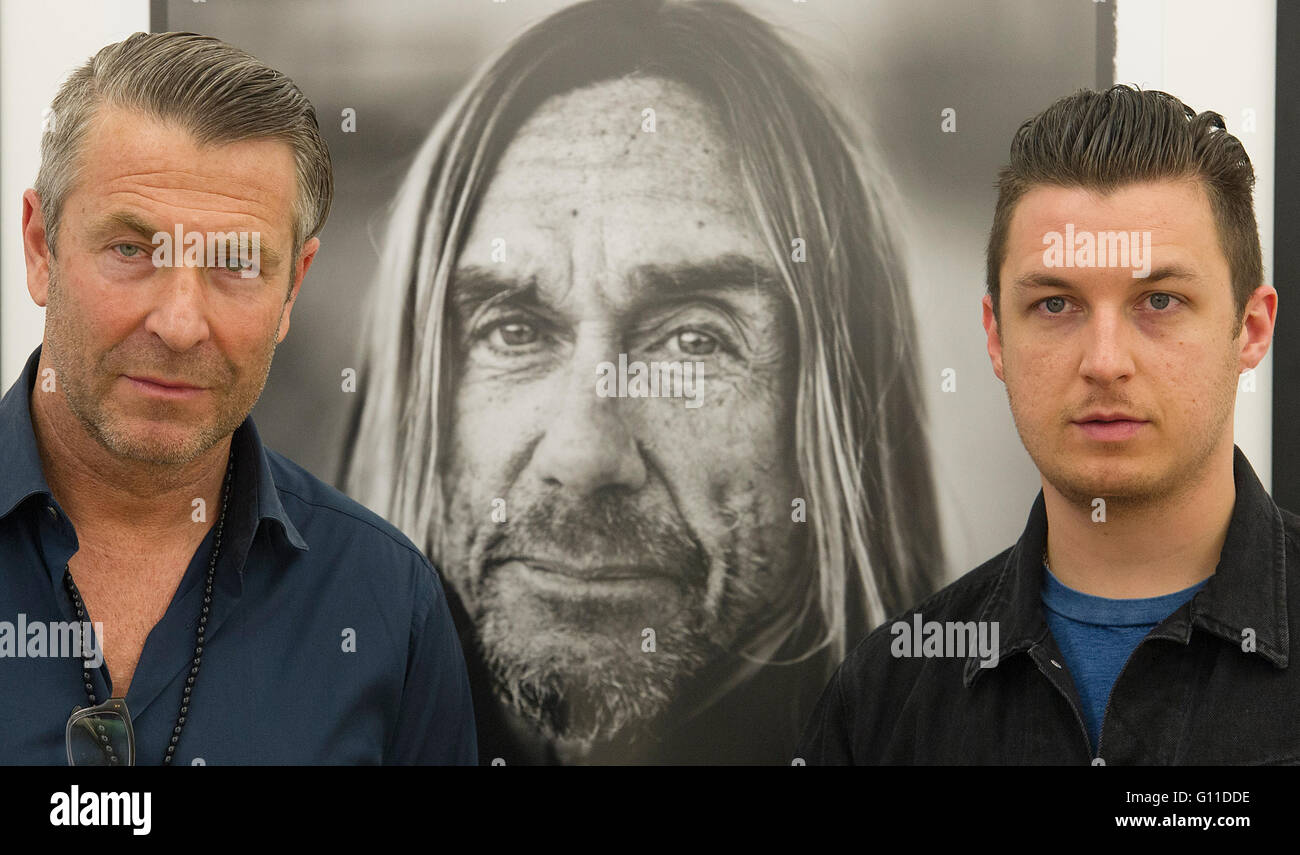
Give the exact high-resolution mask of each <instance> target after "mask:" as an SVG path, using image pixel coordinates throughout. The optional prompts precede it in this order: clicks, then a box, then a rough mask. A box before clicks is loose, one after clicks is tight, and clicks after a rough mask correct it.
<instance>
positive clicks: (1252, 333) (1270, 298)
mask: <svg viewBox="0 0 1300 855" xmlns="http://www.w3.org/2000/svg"><path fill="white" fill-rule="evenodd" d="M1276 324H1277V290H1276V289H1275V288H1274V287H1273V286H1272V285H1260V286H1259V287H1258V288H1256V289H1255V292H1254V293H1253V294H1251V295H1250V299H1248V300H1247V301H1246V309H1245V312H1244V313H1243V314H1242V318H1241V332H1239V333H1238V334H1237V341H1238V344H1239V347H1240V352H1239V354H1238V356H1237V364H1238V370H1239V371H1249V370H1250V369H1252V368H1254V367H1255V366H1256V365H1259V363H1260V362H1261V361H1263V359H1264V355H1265V354H1267V353H1268V348H1269V345H1270V344H1271V343H1272V342H1273V328H1274V326H1276Z"/></svg>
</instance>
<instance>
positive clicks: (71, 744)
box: [68, 712, 130, 766]
mask: <svg viewBox="0 0 1300 855" xmlns="http://www.w3.org/2000/svg"><path fill="white" fill-rule="evenodd" d="M68 750H69V754H70V756H71V758H72V763H73V765H74V766H125V765H127V764H128V762H129V759H128V758H129V751H130V745H129V744H128V742H127V736H126V720H125V719H123V718H122V716H120V715H118V714H117V713H111V712H101V713H95V714H94V715H88V716H85V717H84V718H79V719H77V720H76V721H75V722H72V724H71V725H70V726H69V730H68Z"/></svg>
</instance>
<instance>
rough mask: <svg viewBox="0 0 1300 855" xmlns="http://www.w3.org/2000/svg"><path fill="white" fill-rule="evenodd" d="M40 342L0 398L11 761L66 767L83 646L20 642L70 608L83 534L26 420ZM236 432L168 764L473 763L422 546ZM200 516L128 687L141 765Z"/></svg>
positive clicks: (2, 722) (152, 750)
mask: <svg viewBox="0 0 1300 855" xmlns="http://www.w3.org/2000/svg"><path fill="white" fill-rule="evenodd" d="M39 356H40V348H39V347H38V348H37V349H36V350H35V351H34V352H33V353H32V355H31V356H30V357H29V358H28V360H27V365H26V367H25V368H24V370H23V374H22V376H21V377H20V378H19V379H18V381H17V382H16V383H15V384H14V385H13V386H12V387H11V388H10V389H9V391H8V392H7V393H6V394H5V396H4V398H3V399H0V763H8V764H12V763H23V764H66V763H67V751H66V749H65V746H64V727H65V725H66V723H67V719H68V715H69V714H70V713H71V712H72V709H73V707H76V706H82V707H84V706H87V705H88V701H87V698H86V691H85V688H84V686H83V684H82V670H83V660H82V651H80V650H75V651H72V655H49V654H51V653H60V654H67V653H69V651H68V649H67V648H68V647H69V645H67V644H64V645H62V646H60V645H55V644H48V643H47V644H46V645H44V647H45V650H44V652H45V653H46V655H44V656H31V655H26V654H29V653H34V652H41V651H40V648H39V647H38V646H37V645H36V643H35V641H34V638H35V636H36V635H40V634H42V633H43V632H44V629H42V628H41V627H49V626H50V625H51V624H54V623H55V622H73V621H76V617H75V614H74V612H73V609H72V604H71V602H70V600H69V597H68V594H67V592H66V590H65V588H64V585H63V575H64V568H65V566H66V565H67V562H68V559H69V558H70V557H71V556H72V555H74V554H75V553H76V552H77V549H78V546H77V534H76V531H75V530H74V528H73V526H72V523H71V521H70V520H69V519H68V516H67V515H66V514H65V513H64V512H63V509H62V508H61V507H60V506H59V504H58V502H56V501H55V499H54V497H53V495H52V494H51V492H50V488H49V485H48V484H47V483H46V481H45V476H44V474H43V473H42V469H41V460H40V456H39V452H38V449H37V444H36V438H35V435H34V433H33V430H32V420H31V409H30V403H31V402H30V396H31V390H32V388H33V381H34V379H35V375H36V366H37V360H38V359H39ZM38 394H39V393H38ZM231 447H232V449H233V453H234V456H235V467H234V473H233V475H232V483H231V488H230V502H229V509H228V511H227V518H226V525H225V532H224V534H223V538H222V547H221V553H220V556H219V558H218V563H217V568H216V576H215V581H214V585H213V587H214V592H213V602H212V605H211V612H210V613H209V617H208V625H207V643H206V646H205V648H204V651H203V659H202V665H201V666H200V671H199V674H198V679H197V681H196V683H195V688H194V691H193V697H192V699H191V703H190V710H189V715H188V717H187V718H186V721H185V726H184V731H183V733H182V735H181V739H180V742H179V744H178V746H177V752H176V756H175V757H174V759H173V763H176V764H185V765H196V764H210V765H218V764H219V765H230V764H322V763H331V764H332V763H339V764H352V763H358V764H377V763H462V764H474V763H476V762H477V747H476V742H475V730H474V713H473V709H472V705H471V702H470V690H469V681H468V678H467V676H466V669H465V660H464V657H463V655H462V653H461V647H460V643H459V641H458V639H457V636H456V632H455V628H454V626H453V624H452V619H451V614H450V611H449V609H448V606H447V599H446V596H445V595H444V593H443V588H442V584H441V581H440V580H439V578H438V574H437V572H436V571H435V570H434V569H433V567H432V565H431V564H430V563H429V561H428V560H427V559H426V558H425V557H424V556H423V555H422V554H421V553H420V551H419V550H418V549H416V548H415V546H414V545H412V543H411V542H410V540H408V539H407V538H406V537H405V536H404V535H402V533H401V532H399V531H398V530H397V529H396V528H395V527H394V526H392V525H391V524H389V523H388V522H386V521H384V520H383V519H381V518H380V517H379V516H378V515H376V514H374V513H373V512H371V511H369V510H367V509H366V508H364V507H362V506H361V505H359V504H357V503H356V502H354V501H352V500H351V499H349V498H347V497H346V496H344V495H343V494H342V493H340V492H338V491H337V490H335V489H333V488H332V487H329V486H328V485H326V484H324V483H322V482H321V481H319V480H318V479H316V478H315V477H313V476H312V475H310V474H309V473H308V472H307V471H306V470H304V469H302V468H301V467H300V466H298V465H296V464H294V463H293V462H291V461H289V460H288V459H286V458H284V457H282V456H281V455H279V454H277V453H275V452H274V451H270V450H269V449H265V448H264V447H263V446H262V442H261V439H260V438H259V437H258V434H257V429H256V428H255V427H254V426H253V421H252V419H251V418H250V419H246V420H245V421H244V423H243V424H242V425H241V426H240V427H239V428H238V429H237V430H236V431H235V433H234V435H233V437H232V441H231ZM209 519H210V521H211V522H210V523H209V525H210V528H209V531H208V534H207V537H206V538H205V539H204V541H203V543H202V544H200V545H199V548H198V550H197V551H196V552H195V553H194V557H193V559H192V560H191V561H190V564H189V568H188V569H187V570H186V572H185V575H184V577H183V578H182V579H181V582H180V585H179V587H178V589H177V591H176V593H175V596H173V598H172V600H171V603H170V604H169V605H168V608H167V611H166V613H165V614H164V615H163V617H162V619H161V620H159V622H158V623H157V625H156V626H154V628H153V631H152V632H150V634H149V636H148V639H147V640H146V642H145V645H144V650H143V651H142V653H141V656H140V661H139V664H138V665H137V667H136V671H135V675H134V677H133V678H132V681H131V685H130V689H129V691H128V692H127V695H126V704H127V707H128V709H129V710H130V712H131V716H132V722H133V724H134V729H135V735H136V746H137V747H136V762H137V763H138V764H140V765H158V764H160V763H161V762H162V758H163V755H164V753H165V750H166V746H167V744H168V740H169V738H170V736H171V732H172V728H173V727H174V726H175V725H176V716H177V713H178V711H179V708H180V702H181V696H182V690H183V688H184V685H185V678H186V677H187V676H188V674H189V669H190V665H191V659H192V658H193V656H194V643H195V632H196V629H197V622H198V614H199V608H200V600H201V598H202V587H203V580H204V576H205V574H206V573H207V565H208V562H209V560H210V557H211V553H212V545H213V540H214V532H215V529H216V526H215V524H212V523H214V522H215V513H214V514H213V515H210V516H209ZM88 618H89V620H90V621H92V622H93V621H94V620H95V615H94V614H93V613H91V614H90V615H88ZM6 624H7V625H6ZM33 626H35V627H37V628H36V629H33ZM20 628H21V629H23V630H24V631H25V632H26V633H28V637H27V638H25V639H24V638H20V637H18V631H19V629H20ZM107 631H108V632H110V633H111V632H112V628H111V627H109V628H108V630H107ZM6 636H7V643H6ZM15 642H17V644H15ZM23 642H26V643H27V644H26V646H25V647H22V649H21V650H19V646H20V645H22V644H23ZM20 653H21V654H23V655H19V654H20ZM91 675H92V681H93V683H94V686H95V695H96V699H97V700H98V701H100V702H103V701H104V700H106V699H107V698H109V697H110V696H112V695H113V692H112V688H111V686H110V684H109V678H108V670H107V668H106V667H103V666H101V667H99V668H97V669H95V670H93V671H92V672H91Z"/></svg>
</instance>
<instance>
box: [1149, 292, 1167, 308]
mask: <svg viewBox="0 0 1300 855" xmlns="http://www.w3.org/2000/svg"><path fill="white" fill-rule="evenodd" d="M1148 299H1150V301H1151V308H1153V309H1164V308H1167V307H1168V306H1169V295H1168V294H1152V295H1151V296H1150V297H1149V298H1148Z"/></svg>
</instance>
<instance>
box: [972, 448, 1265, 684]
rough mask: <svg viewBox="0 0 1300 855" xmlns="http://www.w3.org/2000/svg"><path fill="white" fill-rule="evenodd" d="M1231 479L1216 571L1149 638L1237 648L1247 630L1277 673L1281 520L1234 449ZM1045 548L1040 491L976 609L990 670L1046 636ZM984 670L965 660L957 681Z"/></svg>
mask: <svg viewBox="0 0 1300 855" xmlns="http://www.w3.org/2000/svg"><path fill="white" fill-rule="evenodd" d="M1232 477H1233V481H1234V483H1235V484H1236V493H1237V495H1236V500H1235V502H1234V504H1233V508H1232V517H1231V519H1230V520H1229V523H1228V533H1227V537H1226V538H1225V539H1224V542H1223V550H1222V552H1221V553H1220V554H1219V564H1218V567H1217V568H1216V569H1215V572H1214V575H1213V576H1211V577H1210V579H1209V581H1208V583H1207V584H1206V586H1205V588H1203V589H1202V590H1201V591H1200V592H1199V593H1198V594H1197V595H1196V596H1195V597H1193V598H1192V601H1191V607H1190V610H1189V612H1188V613H1186V614H1185V615H1179V616H1177V617H1174V618H1172V619H1170V620H1169V621H1166V622H1165V623H1163V624H1161V626H1160V627H1158V628H1157V629H1156V630H1155V632H1159V633H1161V634H1162V635H1163V636H1164V637H1167V638H1171V639H1174V640H1177V641H1181V642H1182V643H1184V644H1186V643H1187V642H1188V641H1190V639H1191V633H1192V629H1193V627H1195V628H1197V629H1201V630H1204V631H1206V632H1209V633H1211V634H1213V635H1217V636H1218V637H1220V638H1222V639H1223V640H1225V641H1227V642H1229V643H1231V644H1233V645H1237V646H1241V645H1242V644H1243V640H1244V639H1245V638H1246V637H1247V634H1246V631H1247V630H1249V631H1250V633H1249V635H1250V636H1251V637H1253V639H1254V643H1255V650H1256V651H1257V652H1258V653H1259V654H1260V655H1262V656H1264V658H1266V659H1268V660H1269V661H1270V662H1272V663H1273V664H1274V665H1276V666H1277V667H1279V668H1285V667H1287V664H1288V660H1289V651H1290V627H1289V623H1288V619H1287V610H1286V606H1287V599H1286V529H1285V526H1284V524H1283V521H1282V514H1281V512H1280V511H1279V510H1278V507H1277V505H1276V504H1274V502H1273V499H1272V498H1271V497H1270V496H1269V495H1268V492H1267V491H1266V490H1265V489H1264V485H1263V484H1261V483H1260V482H1259V478H1258V477H1257V476H1256V475H1255V470H1254V469H1252V468H1251V465H1250V461H1248V460H1247V459H1246V455H1245V454H1243V453H1242V451H1241V449H1240V448H1237V447H1236V446H1233V456H1232ZM1046 544H1047V506H1046V504H1045V502H1044V500H1043V493H1042V491H1041V490H1040V491H1039V492H1038V497H1037V498H1036V499H1035V500H1034V506H1033V508H1032V509H1031V510H1030V512H1029V521H1028V523H1026V525H1025V530H1024V532H1023V533H1022V534H1021V535H1020V539H1019V540H1018V541H1017V542H1016V545H1015V546H1014V547H1012V549H1011V551H1010V552H1009V553H1008V555H1007V558H1006V562H1005V564H1004V566H1003V568H1002V570H1001V572H1000V573H999V574H998V576H997V577H996V579H995V580H994V583H993V587H992V589H991V590H990V591H989V593H988V595H987V596H986V597H985V598H984V601H983V603H982V605H981V610H980V616H979V619H980V620H981V621H997V622H998V634H999V636H1000V638H1001V650H1000V651H999V654H998V660H997V662H998V664H1000V663H1002V662H1003V661H1004V660H1005V659H1006V658H1007V657H1008V656H1012V655H1014V654H1016V653H1020V652H1022V651H1024V650H1028V649H1029V648H1030V647H1032V646H1033V645H1035V644H1037V643H1038V642H1040V641H1042V639H1043V638H1044V637H1045V636H1046V634H1047V621H1046V619H1045V618H1044V616H1043V609H1042V598H1041V586H1042V573H1043V564H1042V561H1043V549H1044V547H1045V546H1046ZM1175 614H1176V615H1178V613H1175ZM993 667H997V666H996V665H994V666H993ZM987 670H992V668H983V667H981V660H980V657H979V655H978V654H976V655H973V656H971V657H970V659H969V660H968V661H967V662H966V668H965V671H964V675H963V682H964V683H965V684H966V685H967V686H970V685H971V684H973V683H974V681H975V680H976V679H977V678H978V676H979V675H980V674H981V673H983V672H984V671H987Z"/></svg>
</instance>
